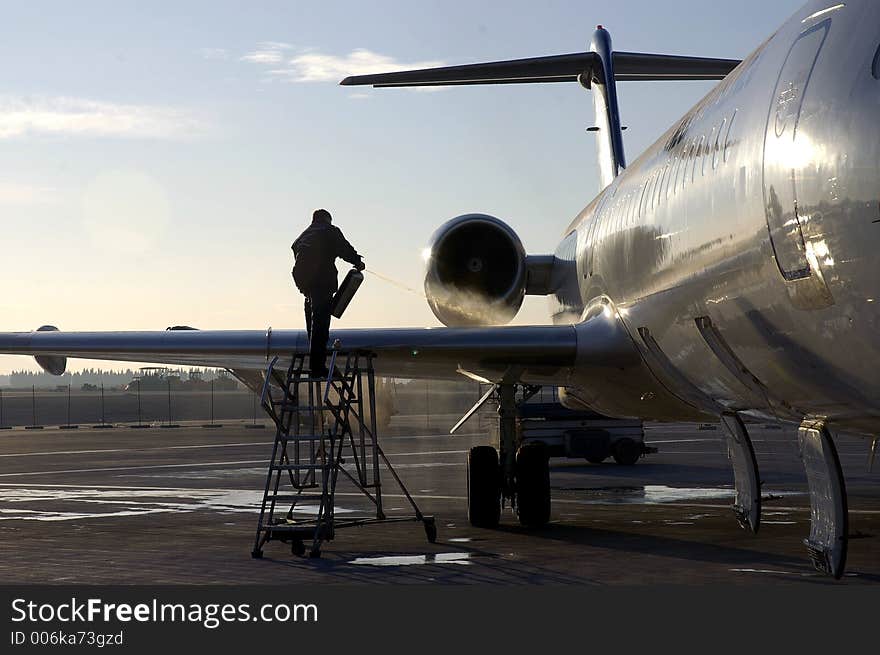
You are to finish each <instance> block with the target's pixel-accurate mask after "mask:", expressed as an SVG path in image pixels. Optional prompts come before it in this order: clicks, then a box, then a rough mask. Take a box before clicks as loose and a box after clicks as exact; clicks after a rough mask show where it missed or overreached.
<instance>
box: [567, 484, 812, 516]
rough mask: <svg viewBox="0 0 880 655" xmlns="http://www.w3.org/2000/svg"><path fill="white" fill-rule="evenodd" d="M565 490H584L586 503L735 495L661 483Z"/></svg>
mask: <svg viewBox="0 0 880 655" xmlns="http://www.w3.org/2000/svg"><path fill="white" fill-rule="evenodd" d="M567 491H583V492H586V495H587V498H586V499H585V500H583V501H580V502H583V503H586V504H588V505H615V504H622V505H626V504H657V503H661V504H662V503H675V502H680V501H694V500H720V499H728V498H729V499H732V498H733V497H734V496H735V491H734V490H733V488H732V487H731V488H728V487H667V486H665V485H662V484H647V485H645V486H644V487H598V488H591V489H568V490H567ZM773 493H774V494H778V495H780V496H796V495H800V494H799V493H798V492H795V491H774V492H773ZM707 516H708V515H707Z"/></svg>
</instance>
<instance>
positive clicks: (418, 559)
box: [349, 553, 471, 566]
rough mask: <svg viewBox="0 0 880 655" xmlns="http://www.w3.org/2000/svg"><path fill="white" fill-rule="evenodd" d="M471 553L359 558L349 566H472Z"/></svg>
mask: <svg viewBox="0 0 880 655" xmlns="http://www.w3.org/2000/svg"><path fill="white" fill-rule="evenodd" d="M470 556H471V554H470V553H438V554H436V555H391V556H388V557H358V558H356V559H353V560H351V562H349V564H366V565H368V566H413V565H417V564H461V565H464V566H470V564H471V563H470Z"/></svg>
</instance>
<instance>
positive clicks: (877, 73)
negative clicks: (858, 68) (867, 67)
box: [871, 46, 880, 80]
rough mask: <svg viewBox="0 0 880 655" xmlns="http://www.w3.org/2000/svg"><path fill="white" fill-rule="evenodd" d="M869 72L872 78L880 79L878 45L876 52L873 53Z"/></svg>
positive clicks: (879, 50) (879, 52)
mask: <svg viewBox="0 0 880 655" xmlns="http://www.w3.org/2000/svg"><path fill="white" fill-rule="evenodd" d="M871 73H872V74H873V75H874V79H876V80H880V46H877V52H876V54H875V55H874V65H873V66H872V67H871Z"/></svg>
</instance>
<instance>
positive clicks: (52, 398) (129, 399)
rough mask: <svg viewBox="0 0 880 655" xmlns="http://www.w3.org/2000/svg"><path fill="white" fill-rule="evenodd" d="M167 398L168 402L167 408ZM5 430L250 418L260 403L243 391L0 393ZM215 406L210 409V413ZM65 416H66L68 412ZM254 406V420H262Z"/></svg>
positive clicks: (0, 422) (16, 391)
mask: <svg viewBox="0 0 880 655" xmlns="http://www.w3.org/2000/svg"><path fill="white" fill-rule="evenodd" d="M169 398H170V403H169ZM0 399H2V402H0V410H2V419H0V424H2V425H3V426H28V425H34V424H36V425H66V424H83V425H92V424H99V423H101V422H102V421H103V422H106V423H138V422H142V423H168V422H175V421H193V420H200V421H208V420H210V419H211V418H212V415H213V418H214V420H216V421H223V420H227V421H228V420H240V419H249V418H252V417H253V416H254V409H255V406H256V405H258V403H256V402H255V400H256V397H255V396H254V394H253V393H251V392H250V391H248V390H242V391H215V392H214V394H213V403H212V394H211V392H210V391H175V390H173V389H172V391H171V394H170V396H169V393H168V391H141V393H140V394H138V393H137V392H136V391H119V390H109V389H108V390H105V391H104V394H103V402H102V394H101V390H100V389H98V390H97V391H78V390H71V392H70V395H69V396H68V392H67V391H66V390H65V391H44V390H40V389H37V390H36V391H31V390H27V391H22V390H15V391H10V390H8V389H4V390H2V392H0ZM212 405H213V410H212ZM68 411H69V413H68ZM261 411H262V410H261V409H260V408H259V406H256V413H257V419H258V420H260V419H262V418H263V416H262V413H261Z"/></svg>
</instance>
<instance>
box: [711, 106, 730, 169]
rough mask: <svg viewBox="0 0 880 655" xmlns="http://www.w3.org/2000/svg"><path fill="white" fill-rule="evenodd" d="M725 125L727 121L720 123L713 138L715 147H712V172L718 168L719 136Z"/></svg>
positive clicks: (720, 146)
mask: <svg viewBox="0 0 880 655" xmlns="http://www.w3.org/2000/svg"><path fill="white" fill-rule="evenodd" d="M725 125H727V119H726V118H725V119H724V120H723V121H721V127H719V128H718V134H717V135H716V136H715V145H714V146H712V170H715V169H716V168H718V159H719V157H720V156H721V148H722V147H723V145H722V143H721V134H722V133H723V132H724V126H725Z"/></svg>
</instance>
